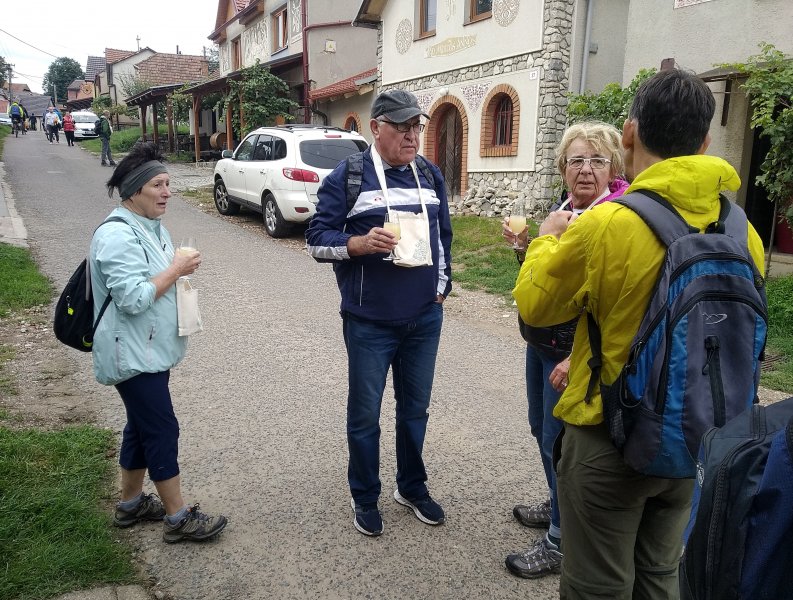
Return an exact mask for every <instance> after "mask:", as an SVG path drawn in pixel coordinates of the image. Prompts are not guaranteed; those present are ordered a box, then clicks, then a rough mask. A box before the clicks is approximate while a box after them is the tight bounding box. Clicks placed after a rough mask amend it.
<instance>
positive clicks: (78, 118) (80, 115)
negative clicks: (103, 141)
mask: <svg viewBox="0 0 793 600" xmlns="http://www.w3.org/2000/svg"><path fill="white" fill-rule="evenodd" d="M72 118H73V119H74V139H76V140H79V139H82V138H95V137H97V135H96V134H95V133H94V123H96V122H97V121H98V120H99V117H98V116H96V114H95V113H92V112H91V111H90V110H76V111H74V112H73V113H72Z"/></svg>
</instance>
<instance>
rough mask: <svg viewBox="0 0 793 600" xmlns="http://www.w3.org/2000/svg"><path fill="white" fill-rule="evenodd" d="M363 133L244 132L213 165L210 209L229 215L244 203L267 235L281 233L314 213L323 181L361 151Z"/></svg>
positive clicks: (288, 128) (305, 128)
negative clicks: (259, 217) (257, 216)
mask: <svg viewBox="0 0 793 600" xmlns="http://www.w3.org/2000/svg"><path fill="white" fill-rule="evenodd" d="M367 145H368V144H367V142H366V140H365V139H364V137H363V136H362V135H360V134H359V133H356V132H350V131H347V130H346V129H339V128H337V127H322V126H319V125H296V124H295V125H279V126H277V127H260V128H258V129H255V130H254V131H252V132H251V133H249V134H248V135H247V136H246V137H245V139H243V140H242V142H241V143H240V144H239V145H238V146H237V148H236V149H235V150H234V151H233V152H232V151H231V150H224V151H223V155H222V156H223V158H221V160H219V161H218V162H217V164H216V165H215V172H214V198H215V207H216V208H217V210H218V212H219V213H220V214H221V215H234V214H236V213H238V212H239V210H240V207H242V206H244V207H245V208H248V209H250V210H253V211H255V212H258V213H261V214H262V216H263V220H264V228H265V230H266V231H267V233H268V234H269V235H270V236H272V237H276V238H277V237H283V236H285V235H287V234H289V232H290V231H291V230H292V229H293V227H294V226H295V225H297V224H300V223H306V222H308V221H309V220H310V219H311V217H313V216H314V213H315V212H316V205H317V191H318V190H319V185H320V183H322V180H323V179H324V178H325V177H326V176H327V175H328V174H329V173H330V172H331V171H332V170H333V169H334V168H336V166H337V165H338V164H339V163H340V162H341V161H343V160H344V159H346V158H347V157H348V156H349V155H350V154H353V153H355V152H359V151H361V150H364V149H365V148H366V146H367Z"/></svg>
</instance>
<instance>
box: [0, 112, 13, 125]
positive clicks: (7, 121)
mask: <svg viewBox="0 0 793 600" xmlns="http://www.w3.org/2000/svg"><path fill="white" fill-rule="evenodd" d="M0 125H11V117H9V116H8V115H7V114H5V113H2V114H0Z"/></svg>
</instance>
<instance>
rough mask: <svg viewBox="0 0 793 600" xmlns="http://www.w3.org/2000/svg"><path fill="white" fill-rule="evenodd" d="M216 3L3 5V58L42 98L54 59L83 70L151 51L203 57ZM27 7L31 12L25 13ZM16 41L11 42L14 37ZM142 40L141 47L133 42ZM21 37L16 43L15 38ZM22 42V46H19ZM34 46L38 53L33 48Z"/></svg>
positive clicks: (158, 0) (148, 0)
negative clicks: (90, 63) (107, 58)
mask: <svg viewBox="0 0 793 600" xmlns="http://www.w3.org/2000/svg"><path fill="white" fill-rule="evenodd" d="M218 3H219V2H218V0H135V1H134V2H124V3H122V2H118V1H117V0H111V1H110V2H107V0H103V1H101V2H100V1H97V0H83V1H81V2H75V3H73V4H71V5H70V4H68V3H65V2H54V1H53V0H39V1H38V2H33V3H32V4H30V5H28V4H27V3H26V2H25V1H24V0H23V1H22V2H4V3H3V5H4V8H3V15H4V17H3V19H2V22H1V23H0V56H3V57H4V58H5V60H6V62H9V63H11V64H13V65H14V74H13V76H12V82H13V83H27V84H28V86H29V87H30V89H31V90H32V91H34V92H37V93H43V92H44V90H43V89H42V87H41V82H42V78H43V77H44V74H45V73H46V72H47V69H48V68H49V66H50V64H51V63H52V62H53V61H55V59H56V58H60V57H62V56H67V57H69V58H73V59H74V60H76V61H77V62H78V63H79V64H80V68H81V69H83V70H85V63H86V60H87V58H88V57H89V56H104V53H105V48H116V49H118V50H131V51H135V50H137V49H138V43H140V47H141V48H145V47H146V46H148V47H149V48H151V49H152V50H154V51H156V52H168V53H175V52H176V46H179V51H180V52H181V53H182V54H202V48H203V47H204V46H206V47H207V48H209V47H211V46H212V42H211V41H209V40H208V39H207V36H208V35H209V34H210V33H212V31H214V29H215V18H216V16H217V9H218ZM26 7H28V8H30V10H27V9H26ZM12 36H13V37H12ZM137 37H140V42H138V41H137V40H136V39H135V38H137ZM14 38H18V39H14ZM20 40H21V41H20ZM31 46H35V48H37V49H34V48H31Z"/></svg>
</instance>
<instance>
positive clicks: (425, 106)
mask: <svg viewBox="0 0 793 600" xmlns="http://www.w3.org/2000/svg"><path fill="white" fill-rule="evenodd" d="M432 96H433V94H416V100H418V103H419V108H420V109H421V112H424V113H427V114H429V110H430V106H432Z"/></svg>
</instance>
